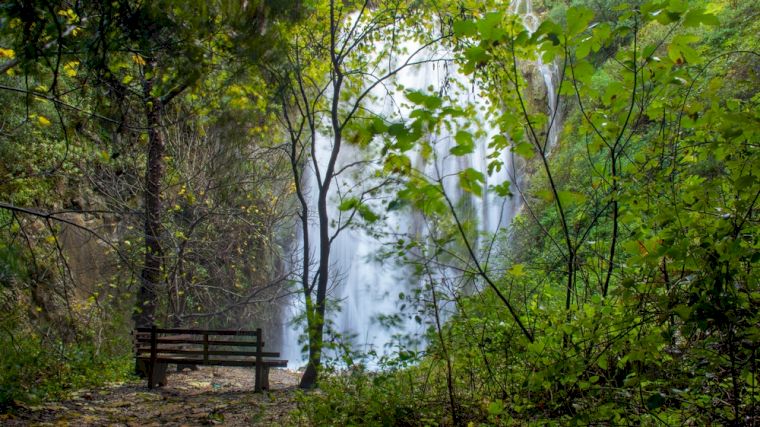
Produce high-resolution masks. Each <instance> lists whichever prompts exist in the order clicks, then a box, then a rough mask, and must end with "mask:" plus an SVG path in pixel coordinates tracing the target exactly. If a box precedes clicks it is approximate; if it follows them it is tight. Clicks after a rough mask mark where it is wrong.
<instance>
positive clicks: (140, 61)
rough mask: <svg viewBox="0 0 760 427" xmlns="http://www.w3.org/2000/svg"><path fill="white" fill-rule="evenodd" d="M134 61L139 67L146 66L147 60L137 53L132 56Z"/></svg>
mask: <svg viewBox="0 0 760 427" xmlns="http://www.w3.org/2000/svg"><path fill="white" fill-rule="evenodd" d="M132 61H134V62H135V64H137V65H145V59H144V58H143V57H142V56H140V55H138V54H136V53H135V54H133V55H132Z"/></svg>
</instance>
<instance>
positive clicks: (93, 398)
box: [0, 367, 299, 427]
mask: <svg viewBox="0 0 760 427" xmlns="http://www.w3.org/2000/svg"><path fill="white" fill-rule="evenodd" d="M298 379H299V376H298V374H297V373H294V372H290V371H286V370H279V369H272V370H271V372H270V374H269V383H270V387H271V390H270V391H269V392H264V393H253V371H252V370H251V369H243V368H223V367H201V368H200V369H199V370H197V371H189V370H185V371H184V372H178V373H171V374H170V375H169V378H168V380H169V384H168V385H167V386H165V387H160V388H156V389H153V390H149V389H148V388H147V387H146V385H145V382H144V381H142V382H128V383H121V384H111V385H108V386H105V387H101V388H98V389H93V390H82V391H79V392H77V393H75V394H74V396H73V398H72V399H71V400H68V401H64V402H58V403H47V404H43V405H40V406H29V407H23V408H21V409H20V410H19V411H17V413H16V414H14V415H9V414H5V415H0V425H3V426H28V425H37V426H130V427H131V426H135V427H136V426H197V425H224V426H250V425H259V426H282V425H291V424H292V422H291V421H290V416H289V414H290V412H291V411H292V410H293V409H294V408H295V390H296V386H297V384H298Z"/></svg>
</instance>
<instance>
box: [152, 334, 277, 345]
mask: <svg viewBox="0 0 760 427" xmlns="http://www.w3.org/2000/svg"><path fill="white" fill-rule="evenodd" d="M137 342H138V343H141V344H143V343H144V344H150V336H146V337H144V338H142V337H138V338H137ZM156 343H157V344H200V345H202V344H204V341H203V340H194V339H187V338H181V339H174V338H171V337H161V338H156ZM208 343H209V345H227V346H230V347H256V345H257V343H256V341H220V340H208ZM265 344H266V343H263V342H262V343H261V346H262V347H263V346H264V345H265Z"/></svg>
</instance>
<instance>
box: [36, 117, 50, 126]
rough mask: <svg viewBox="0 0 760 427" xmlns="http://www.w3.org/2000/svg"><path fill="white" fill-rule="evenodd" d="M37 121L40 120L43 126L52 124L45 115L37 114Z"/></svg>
mask: <svg viewBox="0 0 760 427" xmlns="http://www.w3.org/2000/svg"><path fill="white" fill-rule="evenodd" d="M37 121H38V122H40V125H42V126H50V120H48V119H47V117H45V116H37Z"/></svg>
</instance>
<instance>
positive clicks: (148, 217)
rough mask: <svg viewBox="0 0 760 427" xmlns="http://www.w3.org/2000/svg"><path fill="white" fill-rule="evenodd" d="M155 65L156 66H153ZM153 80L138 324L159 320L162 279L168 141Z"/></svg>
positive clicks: (148, 88) (147, 109) (149, 98)
mask: <svg viewBox="0 0 760 427" xmlns="http://www.w3.org/2000/svg"><path fill="white" fill-rule="evenodd" d="M150 68H152V67H150ZM152 89H153V80H152V79H151V80H147V81H146V82H145V83H144V85H143V91H144V94H145V99H146V102H145V115H146V119H147V124H148V128H149V130H148V158H147V160H146V162H147V166H146V169H145V194H144V197H145V200H144V205H145V206H144V209H145V228H144V233H145V261H144V265H143V269H142V273H141V274H140V290H139V292H138V295H137V301H136V303H135V314H134V321H135V325H136V326H138V327H145V326H149V325H151V324H153V323H154V322H155V313H156V303H157V298H158V294H157V289H158V286H159V284H160V282H161V258H162V248H161V181H162V180H163V177H164V174H165V169H166V167H165V164H164V153H165V150H166V142H165V141H164V136H163V134H162V133H161V127H160V126H161V111H162V108H163V105H162V103H161V101H160V99H158V98H157V97H155V96H151V90H152Z"/></svg>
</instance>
